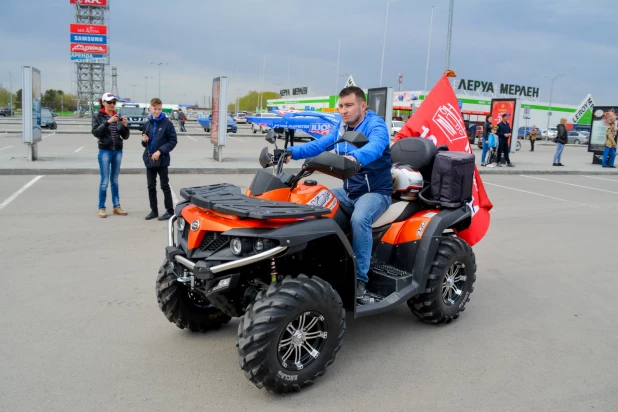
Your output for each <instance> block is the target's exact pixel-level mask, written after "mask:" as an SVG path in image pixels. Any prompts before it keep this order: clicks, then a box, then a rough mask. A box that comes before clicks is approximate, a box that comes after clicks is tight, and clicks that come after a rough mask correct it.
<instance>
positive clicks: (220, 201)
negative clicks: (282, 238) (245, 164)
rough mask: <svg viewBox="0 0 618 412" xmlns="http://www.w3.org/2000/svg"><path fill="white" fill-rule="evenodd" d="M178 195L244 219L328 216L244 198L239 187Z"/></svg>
mask: <svg viewBox="0 0 618 412" xmlns="http://www.w3.org/2000/svg"><path fill="white" fill-rule="evenodd" d="M180 195H181V196H182V197H183V198H184V199H185V200H187V201H189V202H191V203H192V204H194V205H195V206H198V207H202V208H204V209H210V210H214V211H216V212H221V213H227V214H230V215H234V216H238V217H240V218H246V219H261V220H265V219H289V218H292V219H294V218H302V217H319V216H322V215H326V214H328V213H330V209H326V208H324V207H319V206H309V205H300V204H297V203H291V202H276V201H272V200H263V199H258V198H255V197H249V196H245V195H243V194H241V192H240V188H239V187H238V186H234V185H231V184H228V183H221V184H216V185H209V186H199V187H187V188H184V189H181V190H180Z"/></svg>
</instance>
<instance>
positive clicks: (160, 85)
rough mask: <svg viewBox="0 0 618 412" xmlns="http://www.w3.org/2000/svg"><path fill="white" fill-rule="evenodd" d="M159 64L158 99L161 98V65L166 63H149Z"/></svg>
mask: <svg viewBox="0 0 618 412" xmlns="http://www.w3.org/2000/svg"><path fill="white" fill-rule="evenodd" d="M150 64H155V65H157V66H159V96H158V97H159V99H160V98H161V66H162V65H164V64H167V63H150Z"/></svg>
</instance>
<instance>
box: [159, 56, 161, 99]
mask: <svg viewBox="0 0 618 412" xmlns="http://www.w3.org/2000/svg"><path fill="white" fill-rule="evenodd" d="M160 98H161V63H159V99H160Z"/></svg>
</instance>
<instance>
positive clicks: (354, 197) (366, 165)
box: [286, 86, 393, 303]
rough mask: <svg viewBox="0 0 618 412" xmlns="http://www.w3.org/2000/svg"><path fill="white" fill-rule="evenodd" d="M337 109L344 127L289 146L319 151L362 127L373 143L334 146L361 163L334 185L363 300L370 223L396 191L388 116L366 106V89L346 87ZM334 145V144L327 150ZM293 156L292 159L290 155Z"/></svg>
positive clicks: (302, 154)
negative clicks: (345, 219) (347, 226)
mask: <svg viewBox="0 0 618 412" xmlns="http://www.w3.org/2000/svg"><path fill="white" fill-rule="evenodd" d="M339 112H340V113H341V119H342V120H343V123H344V124H343V126H342V128H341V129H339V130H333V131H332V132H330V133H329V134H328V135H326V136H324V137H322V138H320V139H318V140H314V141H312V142H311V143H307V144H305V145H302V146H294V147H288V150H289V151H290V152H292V156H291V157H292V159H305V158H308V157H313V156H317V155H318V154H320V153H322V152H323V151H325V150H326V149H327V147H328V146H329V145H332V144H333V143H334V142H335V141H337V140H338V139H339V138H340V137H341V135H343V133H345V132H346V131H356V132H361V133H363V134H364V135H365V136H367V138H368V139H369V143H367V144H366V145H364V146H363V147H361V148H357V147H355V146H353V145H351V144H348V143H338V144H337V145H336V146H335V147H334V150H335V151H336V153H338V154H340V155H345V157H347V158H349V159H351V160H353V161H355V162H358V163H360V165H361V168H360V170H359V171H358V172H357V173H356V174H355V175H354V176H352V177H351V178H349V179H347V180H346V181H344V185H343V187H337V188H335V189H333V190H332V192H333V194H334V195H335V196H336V197H337V199H338V200H339V202H340V207H341V208H342V210H343V211H344V212H345V213H346V214H347V215H351V216H352V217H351V220H350V223H351V225H352V233H353V234H354V237H353V240H352V248H353V249H354V254H355V255H356V277H357V281H356V297H357V299H358V300H359V302H360V303H366V302H367V301H368V299H367V295H366V293H365V284H366V283H367V282H368V281H369V278H368V277H367V273H369V266H370V261H371V245H372V237H371V225H372V224H373V223H374V222H375V221H376V220H377V219H378V218H379V217H380V216H381V215H382V214H383V213H384V212H385V211H386V209H388V207H389V206H390V204H391V195H392V194H393V177H392V175H391V151H390V147H389V142H390V139H389V136H388V129H387V128H386V123H384V120H382V118H381V117H380V116H378V115H377V114H375V113H374V112H372V111H371V110H368V108H367V103H366V99H365V93H364V92H363V90H362V89H360V88H358V87H356V86H352V87H346V88H344V89H343V90H341V92H340V93H339ZM329 150H330V149H329ZM286 160H287V161H289V159H286Z"/></svg>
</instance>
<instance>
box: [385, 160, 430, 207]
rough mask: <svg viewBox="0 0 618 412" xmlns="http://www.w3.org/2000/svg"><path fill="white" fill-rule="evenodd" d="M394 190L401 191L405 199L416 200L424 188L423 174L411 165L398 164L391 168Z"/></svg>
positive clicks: (402, 197) (395, 191)
mask: <svg viewBox="0 0 618 412" xmlns="http://www.w3.org/2000/svg"><path fill="white" fill-rule="evenodd" d="M391 174H392V175H393V192H394V193H400V194H401V199H403V200H416V199H417V198H418V192H420V191H421V189H422V188H423V175H422V174H421V173H420V172H419V171H418V170H414V169H412V168H411V167H410V166H407V165H403V164H398V165H394V166H393V167H392V168H391Z"/></svg>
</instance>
